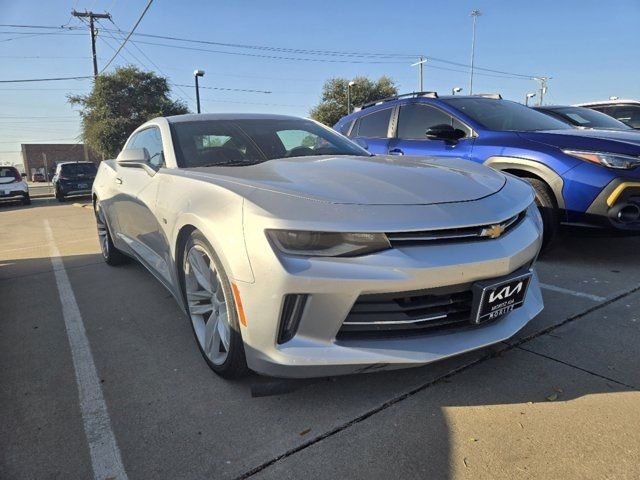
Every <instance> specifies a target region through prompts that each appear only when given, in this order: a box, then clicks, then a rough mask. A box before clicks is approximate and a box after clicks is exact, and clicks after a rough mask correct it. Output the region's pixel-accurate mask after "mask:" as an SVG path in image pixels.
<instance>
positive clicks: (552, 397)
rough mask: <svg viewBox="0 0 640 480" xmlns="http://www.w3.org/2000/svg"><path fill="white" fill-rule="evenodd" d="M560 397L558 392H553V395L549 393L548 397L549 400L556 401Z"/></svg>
mask: <svg viewBox="0 0 640 480" xmlns="http://www.w3.org/2000/svg"><path fill="white" fill-rule="evenodd" d="M557 399H558V394H557V393H552V394H551V395H549V396H548V397H547V401H548V402H555V401H556V400H557Z"/></svg>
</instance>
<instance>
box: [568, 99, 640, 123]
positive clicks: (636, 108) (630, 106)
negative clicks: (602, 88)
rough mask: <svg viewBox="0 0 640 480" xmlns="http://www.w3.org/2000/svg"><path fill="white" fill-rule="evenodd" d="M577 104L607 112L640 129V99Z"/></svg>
mask: <svg viewBox="0 0 640 480" xmlns="http://www.w3.org/2000/svg"><path fill="white" fill-rule="evenodd" d="M577 106H578V107H586V108H590V109H592V110H596V111H598V112H602V113H605V114H607V115H609V116H610V117H613V118H615V119H616V120H620V121H621V122H622V123H625V124H627V125H629V126H630V127H631V128H635V129H636V130H638V129H640V101H638V100H605V101H603V102H590V103H581V104H579V105H577Z"/></svg>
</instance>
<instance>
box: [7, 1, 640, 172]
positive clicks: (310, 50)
mask: <svg viewBox="0 0 640 480" xmlns="http://www.w3.org/2000/svg"><path fill="white" fill-rule="evenodd" d="M147 1H148V0H46V1H44V0H40V1H35V0H13V1H9V0H0V24H2V26H0V66H1V68H0V81H3V80H16V79H33V78H52V77H69V76H90V75H91V74H92V63H91V56H90V54H91V46H90V38H89V31H88V28H87V26H86V24H83V23H82V22H81V21H80V20H79V19H77V18H73V17H71V16H70V11H71V10H72V9H73V8H75V9H76V10H80V11H84V10H92V11H94V12H96V13H102V12H109V13H110V14H111V15H112V19H113V23H111V22H109V21H108V20H103V21H102V22H101V24H99V25H98V29H99V32H98V40H97V51H98V65H99V68H102V67H103V66H104V65H105V64H106V62H107V61H108V60H109V59H110V58H111V57H112V56H113V54H114V51H115V50H116V49H117V48H118V46H119V45H120V44H121V43H122V39H123V36H124V35H126V33H128V32H129V31H130V30H131V28H132V27H133V25H134V24H135V22H136V20H137V19H138V17H139V16H140V14H141V13H142V11H143V9H144V7H145V6H146V4H147ZM473 9H478V10H480V11H481V12H482V15H481V16H480V17H478V19H477V30H476V49H475V66H476V67H479V68H480V69H487V70H480V69H477V70H476V74H475V75H474V80H473V82H474V92H475V93H479V92H483V93H485V92H486V93H489V92H491V93H501V94H502V95H503V97H505V98H508V99H512V100H517V101H523V99H524V96H525V95H526V93H527V92H535V91H537V82H536V81H534V80H532V79H531V78H530V77H533V76H547V77H552V79H551V80H549V82H548V92H547V95H546V96H545V103H547V104H571V103H578V102H586V101H590V100H603V99H607V98H609V97H610V96H613V95H615V96H618V97H620V98H636V99H640V81H639V80H640V53H639V51H638V40H637V38H638V37H637V31H638V25H639V24H640V0H609V1H606V2H605V1H601V0H537V1H535V2H533V1H520V0H510V1H509V0H419V1H413V0H406V1H403V0H398V1H395V2H390V1H388V0H387V1H381V0H362V1H361V0H349V1H345V0H339V1H336V0H323V1H315V2H305V1H300V0H295V1H294V0H272V1H258V0H254V1H245V0H235V1H233V0H208V1H204V0H202V1H196V0H191V1H170V0H155V1H154V2H153V3H152V5H151V7H150V9H149V10H148V12H147V13H146V15H145V16H144V18H143V19H142V21H141V23H140V25H139V26H138V28H137V30H136V34H138V33H139V34H155V35H163V36H171V37H178V38H181V39H188V40H202V41H209V42H217V43H222V44H226V45H219V44H218V45H211V44H197V43H187V42H184V41H175V40H166V39H157V38H151V37H144V36H141V35H133V36H132V37H131V40H130V41H129V43H127V45H126V47H125V48H124V49H123V50H122V51H121V53H120V55H118V56H117V57H116V59H115V60H114V61H113V63H112V64H111V65H110V66H109V68H108V70H107V71H111V70H113V68H115V67H117V66H121V65H129V64H133V65H137V66H138V67H140V68H142V69H145V70H153V71H155V72H156V73H158V74H160V75H163V76H166V77H168V78H169V81H170V82H171V83H172V84H174V85H185V86H174V87H172V95H173V96H174V97H175V98H180V99H182V100H184V101H185V102H187V104H188V105H189V107H190V108H191V109H192V110H194V111H195V93H194V88H193V86H192V85H193V70H194V69H196V68H199V69H203V70H205V72H206V74H205V76H204V77H203V78H202V79H201V82H200V85H201V87H203V89H202V90H201V99H202V109H203V111H204V112H270V113H286V114H291V115H299V116H307V115H308V113H309V109H310V108H311V107H312V106H313V105H315V104H316V103H317V102H318V101H319V99H320V95H321V92H322V85H323V83H324V81H325V80H326V79H328V78H330V77H336V76H337V77H345V78H352V77H355V76H358V75H364V76H367V77H370V78H372V79H375V78H378V77H379V76H381V75H388V76H390V77H391V78H392V79H394V80H395V81H396V83H397V85H398V87H399V90H400V91H401V92H410V91H414V90H417V89H418V70H417V68H416V67H412V66H411V64H412V63H414V62H415V61H417V59H418V57H419V56H420V55H424V56H426V57H427V58H428V60H427V63H426V65H425V67H424V89H425V90H429V91H433V90H435V91H438V92H440V93H441V94H442V93H449V92H450V91H451V89H452V88H453V87H462V88H463V89H464V90H463V93H466V92H468V91H469V67H468V65H469V63H470V58H471V37H472V19H471V17H470V16H469V13H470V12H471V10H473ZM6 25H31V26H36V25H37V26H54V27H58V26H61V25H64V26H66V27H76V29H73V30H68V29H65V30H62V29H56V30H54V29H37V28H18V27H9V26H6ZM114 29H120V30H122V31H123V32H124V34H119V33H118V32H113V31H108V30H114ZM44 33H46V35H43V34H44ZM35 34H39V35H35ZM194 49H199V50H194ZM318 51H322V52H324V53H320V52H318ZM326 52H335V53H331V54H327V53H326ZM347 54H348V55H347ZM352 54H357V55H352ZM446 62H450V63H446ZM488 70H493V71H499V72H508V73H509V75H505V74H503V73H495V72H490V71H488ZM512 74H515V75H512ZM91 83H92V80H91V79H90V78H89V79H84V80H66V81H55V82H54V81H51V82H33V83H0V106H1V110H0V163H4V162H15V163H18V162H21V158H20V154H19V150H20V144H21V143H75V142H77V141H79V135H80V121H79V114H78V112H77V107H72V106H71V105H69V104H68V102H67V98H66V97H67V95H68V94H82V93H86V92H88V91H89V90H90V88H91ZM204 87H209V88H204ZM210 88H227V89H239V90H260V91H270V92H271V93H261V92H243V91H230V90H213V89H210Z"/></svg>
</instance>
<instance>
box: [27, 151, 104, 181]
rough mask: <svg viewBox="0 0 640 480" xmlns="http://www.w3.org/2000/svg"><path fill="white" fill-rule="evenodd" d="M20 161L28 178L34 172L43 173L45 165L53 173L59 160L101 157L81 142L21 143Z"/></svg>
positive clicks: (90, 159) (67, 160) (85, 159)
mask: <svg viewBox="0 0 640 480" xmlns="http://www.w3.org/2000/svg"><path fill="white" fill-rule="evenodd" d="M21 152H22V163H23V164H24V172H25V173H26V174H27V176H28V178H31V177H32V176H33V174H34V173H36V172H39V173H44V171H45V166H46V168H47V170H48V171H49V173H50V174H51V175H53V172H54V171H55V169H56V164H58V163H60V162H78V161H79V162H84V161H91V162H95V163H97V162H99V161H100V160H101V158H100V157H99V156H98V155H97V154H96V153H95V152H93V151H91V150H89V149H88V148H85V146H84V144H82V143H23V144H22V146H21Z"/></svg>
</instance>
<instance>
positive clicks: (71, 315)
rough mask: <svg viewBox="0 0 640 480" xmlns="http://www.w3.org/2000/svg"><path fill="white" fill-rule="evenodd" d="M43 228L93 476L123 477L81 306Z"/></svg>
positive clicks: (121, 479) (49, 234)
mask: <svg viewBox="0 0 640 480" xmlns="http://www.w3.org/2000/svg"><path fill="white" fill-rule="evenodd" d="M44 228H45V234H46V237H47V241H48V243H49V253H50V257H51V265H52V266H53V271H54V274H55V279H56V285H57V287H58V295H59V297H60V303H61V305H62V316H63V317H64V324H65V328H66V330H67V338H68V339H69V347H70V349H71V357H72V359H73V367H74V370H75V374H76V382H77V384H78V396H79V400H80V410H81V412H82V422H83V424H84V432H85V435H86V437H87V443H88V444H89V452H90V455H91V466H92V468H93V475H94V478H95V479H100V480H103V479H106V478H110V479H118V480H126V479H127V474H126V473H125V470H124V465H123V464H122V458H121V456H120V450H119V449H118V445H117V443H116V438H115V435H114V433H113V430H112V429H111V419H110V418H109V413H108V411H107V404H106V402H105V400H104V395H103V393H102V388H101V387H100V378H99V376H98V371H97V370H96V366H95V363H94V361H93V355H92V354H91V347H90V345H89V340H88V339H87V333H86V330H85V328H84V323H83V321H82V316H81V315H80V309H79V308H78V304H77V303H76V298H75V295H74V293H73V289H72V288H71V283H70V282H69V277H68V276H67V272H66V270H65V268H64V264H63V262H62V258H61V257H60V251H59V250H58V247H57V246H56V243H55V239H54V238H53V232H52V231H51V226H50V225H49V221H48V220H45V221H44Z"/></svg>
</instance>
